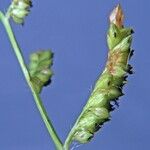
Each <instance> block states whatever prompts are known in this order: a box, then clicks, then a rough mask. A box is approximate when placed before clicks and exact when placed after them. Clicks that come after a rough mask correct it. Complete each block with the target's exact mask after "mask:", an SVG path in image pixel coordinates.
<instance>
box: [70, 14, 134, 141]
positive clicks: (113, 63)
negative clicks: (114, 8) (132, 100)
mask: <svg viewBox="0 0 150 150" xmlns="http://www.w3.org/2000/svg"><path fill="white" fill-rule="evenodd" d="M117 17H118V16H117ZM113 19H114V18H113ZM117 19H118V18H117ZM118 20H119V19H118ZM113 21H114V20H113ZM119 21H120V20H119ZM118 24H119V25H118ZM132 33H133V30H132V29H130V28H124V27H123V26H122V23H121V22H117V23H116V24H115V23H114V22H111V23H110V28H109V30H108V34H107V43H108V47H109V53H108V60H107V63H106V67H105V69H104V71H103V73H102V74H101V76H100V77H99V79H98V80H97V82H96V85H95V87H94V90H93V92H92V94H91V96H90V98H89V100H88V102H87V104H86V106H85V107H84V109H83V113H82V115H81V116H80V118H79V119H78V121H77V123H76V126H75V132H74V135H73V138H72V139H73V140H75V141H78V142H80V143H87V142H89V141H90V140H91V138H92V137H93V136H94V133H95V132H96V131H98V130H99V129H100V128H101V126H102V125H103V124H104V123H105V122H107V121H109V120H110V112H111V111H113V110H114V108H115V107H114V105H112V103H113V102H114V103H115V104H118V101H117V100H118V98H119V97H120V96H122V95H123V93H122V87H123V85H124V84H125V83H126V78H127V74H128V73H129V74H131V73H132V71H131V69H132V67H131V66H130V65H129V64H128V60H129V58H130V57H131V55H132V53H133V51H132V50H131V48H130V47H131V42H132Z"/></svg>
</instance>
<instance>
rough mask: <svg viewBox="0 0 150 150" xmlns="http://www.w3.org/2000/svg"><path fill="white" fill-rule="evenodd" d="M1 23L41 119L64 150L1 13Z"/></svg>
mask: <svg viewBox="0 0 150 150" xmlns="http://www.w3.org/2000/svg"><path fill="white" fill-rule="evenodd" d="M0 21H2V23H3V25H4V27H5V30H6V32H7V35H8V38H9V40H10V43H11V45H12V47H13V50H14V53H15V54H16V57H17V59H18V62H19V64H20V67H21V69H22V72H23V74H24V77H25V79H26V81H27V83H28V85H29V87H30V89H31V92H32V95H33V97H34V100H35V103H36V106H37V108H38V110H39V112H40V114H41V117H42V120H43V121H44V123H45V126H46V128H47V130H48V132H49V134H50V136H51V138H52V140H53V142H54V143H55V146H56V149H57V150H62V149H63V146H62V142H61V140H60V139H59V137H58V135H57V133H56V131H55V129H54V127H53V125H52V122H51V121H50V119H49V117H48V115H47V112H46V110H45V108H44V106H43V103H42V101H41V98H40V96H39V94H37V93H36V91H35V90H34V87H33V85H32V82H31V81H30V75H29V72H28V69H27V66H26V64H25V62H24V58H23V56H22V53H21V50H20V48H19V45H18V43H17V41H16V39H15V36H14V33H13V31H12V28H11V25H10V23H9V20H8V18H7V17H6V16H5V15H4V14H3V13H2V12H0Z"/></svg>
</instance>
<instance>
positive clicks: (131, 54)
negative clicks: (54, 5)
mask: <svg viewBox="0 0 150 150" xmlns="http://www.w3.org/2000/svg"><path fill="white" fill-rule="evenodd" d="M133 54H134V50H133V49H132V50H131V51H130V55H129V59H130V58H131V57H132V56H133Z"/></svg>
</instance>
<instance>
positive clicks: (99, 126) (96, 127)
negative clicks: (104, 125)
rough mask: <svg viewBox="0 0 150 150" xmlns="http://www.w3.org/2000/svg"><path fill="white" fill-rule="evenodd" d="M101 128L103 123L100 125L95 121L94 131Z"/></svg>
mask: <svg viewBox="0 0 150 150" xmlns="http://www.w3.org/2000/svg"><path fill="white" fill-rule="evenodd" d="M100 128H101V125H99V124H98V123H95V129H94V132H97V131H98V130H99V129H100Z"/></svg>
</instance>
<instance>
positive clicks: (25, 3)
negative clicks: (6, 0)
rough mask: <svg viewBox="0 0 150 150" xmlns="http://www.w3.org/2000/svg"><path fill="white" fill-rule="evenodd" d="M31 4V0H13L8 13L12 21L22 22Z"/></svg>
mask: <svg viewBox="0 0 150 150" xmlns="http://www.w3.org/2000/svg"><path fill="white" fill-rule="evenodd" d="M31 6H32V2H31V0H13V1H12V3H11V5H10V12H9V13H10V16H11V17H12V18H13V20H14V22H16V23H18V24H23V23H24V18H25V17H26V16H27V15H28V14H29V12H30V7H31Z"/></svg>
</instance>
